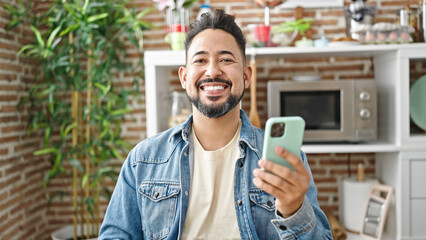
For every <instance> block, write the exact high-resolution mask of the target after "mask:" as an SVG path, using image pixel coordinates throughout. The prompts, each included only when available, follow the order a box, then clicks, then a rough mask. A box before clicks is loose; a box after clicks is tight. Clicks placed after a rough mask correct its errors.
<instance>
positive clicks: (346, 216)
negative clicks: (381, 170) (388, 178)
mask: <svg viewBox="0 0 426 240" xmlns="http://www.w3.org/2000/svg"><path fill="white" fill-rule="evenodd" d="M377 183H379V181H378V180H377V179H366V180H365V181H362V182H358V180H357V179H355V178H348V179H344V180H343V184H342V194H341V197H342V208H343V212H342V213H343V226H344V227H345V229H347V230H349V231H352V232H361V229H362V223H363V220H364V219H363V218H364V213H365V207H366V206H367V199H368V197H369V195H370V191H371V187H372V186H373V184H377Z"/></svg>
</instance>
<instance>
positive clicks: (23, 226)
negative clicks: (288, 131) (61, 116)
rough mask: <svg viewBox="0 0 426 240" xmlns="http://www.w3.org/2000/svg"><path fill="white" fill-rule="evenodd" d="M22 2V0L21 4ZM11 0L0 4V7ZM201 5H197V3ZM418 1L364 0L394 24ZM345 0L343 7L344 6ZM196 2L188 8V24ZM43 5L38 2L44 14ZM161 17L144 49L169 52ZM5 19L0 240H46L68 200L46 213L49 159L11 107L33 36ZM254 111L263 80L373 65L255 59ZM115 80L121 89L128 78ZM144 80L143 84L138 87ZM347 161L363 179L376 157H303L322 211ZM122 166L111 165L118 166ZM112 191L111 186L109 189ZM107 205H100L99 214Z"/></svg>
mask: <svg viewBox="0 0 426 240" xmlns="http://www.w3.org/2000/svg"><path fill="white" fill-rule="evenodd" d="M24 1H28V0H24ZM6 2H9V1H6V0H0V5H3V4H4V3H6ZM200 2H201V1H200ZM416 2H417V0H409V1H398V0H376V1H373V0H370V1H368V3H370V4H376V6H377V8H378V9H379V11H378V15H377V17H376V21H387V22H393V21H395V19H396V11H397V10H398V9H400V8H402V7H403V5H404V4H406V3H409V4H411V5H412V6H415V4H416ZM210 3H211V5H212V8H213V9H216V8H221V9H225V10H226V12H228V13H233V14H235V16H236V17H237V22H238V24H240V26H241V27H242V28H243V30H244V32H246V33H248V28H247V25H248V24H252V23H262V21H263V10H262V9H261V8H258V7H256V6H255V5H254V3H253V1H250V0H233V1H227V0H210ZM349 3H350V1H349V0H345V4H346V5H347V4H349ZM132 4H134V5H135V6H136V7H137V8H138V9H143V8H147V7H150V6H153V3H152V1H151V0H134V1H132ZM199 6H200V3H196V4H195V6H193V7H192V8H191V10H192V16H191V18H192V19H194V18H195V15H196V13H197V11H198V7H199ZM45 8H46V5H45V3H44V4H43V3H41V4H39V5H38V8H36V9H35V10H36V11H37V10H39V9H45ZM304 16H305V17H314V18H315V19H316V21H315V22H314V23H313V28H312V36H313V38H318V37H319V31H320V29H322V30H323V31H324V32H325V35H326V37H328V38H335V37H343V36H345V19H344V17H343V13H342V10H341V9H339V8H325V9H320V8H319V9H306V10H305V11H304ZM164 17H165V15H164V13H162V12H159V11H157V10H155V11H153V12H152V13H150V14H148V15H147V16H146V20H149V21H151V22H152V23H153V24H155V25H156V26H158V28H156V29H153V30H149V31H146V32H145V37H144V38H145V39H144V44H145V49H149V50H155V49H168V45H167V44H166V43H165V42H164V40H163V39H164V36H165V32H164V27H165V24H164V23H165V22H164ZM7 18H8V14H7V13H6V12H5V10H3V8H0V239H49V234H50V233H51V232H52V231H53V230H55V229H57V228H58V227H60V226H62V225H64V224H69V223H71V222H72V208H71V207H70V206H71V203H70V200H69V199H67V198H65V199H64V201H54V202H53V203H52V206H51V207H50V208H49V209H48V208H47V198H46V194H45V193H46V192H45V190H44V189H43V188H42V184H41V180H42V178H43V175H44V172H45V170H46V169H47V168H48V167H49V161H48V160H47V159H43V158H36V157H34V156H32V151H33V150H35V149H37V148H39V147H40V142H41V141H40V137H39V136H34V135H32V136H28V135H26V133H25V130H24V129H25V127H26V120H27V115H26V113H25V109H24V111H22V112H20V111H18V109H17V107H16V104H17V102H18V99H19V97H21V96H23V95H25V88H26V86H28V85H29V84H31V82H32V76H33V74H34V71H35V69H36V67H37V64H36V63H34V62H28V61H26V60H24V59H22V58H21V57H17V56H16V52H17V51H18V50H19V49H20V48H21V46H23V45H25V44H27V43H29V42H30V41H31V36H32V34H31V31H30V30H29V28H28V26H21V27H19V28H17V29H15V30H13V31H11V32H6V31H5V30H4V27H5V25H6V23H7ZM293 19H294V13H293V10H281V11H278V10H274V9H273V10H272V11H271V23H272V24H277V23H281V22H284V21H289V20H293ZM138 58H140V56H139V54H138V53H137V51H136V50H133V49H131V50H130V51H129V54H128V59H129V61H131V62H132V63H134V64H136V63H137V62H138ZM257 62H258V85H257V91H258V95H257V96H258V109H259V113H260V115H261V120H262V123H263V124H264V122H265V121H266V116H267V112H266V82H267V81H268V80H280V79H290V78H291V76H292V75H294V74H298V73H299V74H300V73H312V74H313V73H315V74H319V75H321V76H322V79H332V80H346V79H373V78H374V74H373V67H374V66H373V63H372V61H371V59H370V58H341V57H331V58H317V59H309V58H306V59H274V60H267V59H259V60H258V61H257ZM172 74H173V76H172V77H171V78H170V81H171V83H172V86H174V87H175V88H179V86H180V85H179V84H178V83H177V78H176V71H173V72H172ZM128 77H129V76H120V78H121V81H120V82H123V84H126V78H128ZM143 84H144V83H142V86H143ZM143 94H144V88H143V87H142V92H141V98H139V99H133V100H132V101H131V106H132V108H133V109H134V111H133V115H132V117H129V118H127V119H126V123H125V124H124V126H123V134H124V137H125V138H126V139H127V140H129V141H130V142H131V143H133V144H136V143H137V142H138V141H140V140H141V139H143V138H145V136H146V133H145V131H146V124H145V122H146V117H145V101H144V98H143ZM249 98H250V94H249V92H247V93H246V95H245V96H244V99H243V109H245V110H247V112H248V110H249ZM348 158H350V160H351V161H350V162H351V166H350V168H351V173H352V174H355V173H356V166H357V165H358V163H363V164H364V166H365V167H366V175H367V177H369V176H370V177H371V176H374V173H375V169H374V162H375V155H374V153H362V154H359V153H357V154H333V153H331V154H309V155H308V159H309V162H310V165H311V168H312V172H313V175H314V179H315V181H316V183H317V188H318V199H319V201H320V205H321V207H322V208H324V209H326V210H330V211H332V212H333V214H335V215H337V212H338V200H339V199H338V194H337V191H338V183H339V181H340V180H341V179H343V178H345V177H347V176H348V170H347V169H348V165H347V162H348ZM120 164H121V163H119V162H116V163H115V165H116V166H117V167H119V166H120ZM69 185H70V179H69V177H64V178H62V179H57V180H55V181H54V182H52V184H50V185H49V187H48V189H47V191H48V192H51V191H54V190H55V189H57V188H65V187H67V186H69ZM109 185H110V186H111V188H112V187H113V186H114V184H113V183H110V184H109ZM106 204H107V202H105V201H104V202H103V208H102V209H103V210H104V209H105V207H106Z"/></svg>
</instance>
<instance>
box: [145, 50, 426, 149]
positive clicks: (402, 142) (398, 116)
mask: <svg viewBox="0 0 426 240" xmlns="http://www.w3.org/2000/svg"><path fill="white" fill-rule="evenodd" d="M246 53H247V55H249V56H251V55H255V56H256V58H280V57H282V58H306V56H309V58H312V57H324V56H347V57H360V56H362V57H372V58H373V59H374V76H375V80H376V81H377V85H378V91H379V101H378V104H379V106H378V109H379V124H378V126H379V139H378V140H377V141H375V142H369V143H367V144H338V145H330V144H327V145H325V144H318V145H317V144H315V145H304V146H303V150H304V151H305V152H307V153H325V152H330V151H333V152H399V151H402V150H404V149H408V150H409V149H412V150H416V149H417V148H418V147H421V146H426V138H425V137H424V136H419V137H417V136H410V134H409V112H408V111H409V103H408V99H409V97H408V93H409V81H408V76H409V60H410V59H413V58H415V59H419V58H425V59H426V44H403V45H361V46H347V47H334V48H331V47H327V48H303V49H302V48H292V47H282V48H249V49H247V52H246ZM184 64H185V52H184V51H169V50H162V51H146V52H145V87H146V91H145V92H146V115H147V123H146V124H147V126H146V127H147V136H148V137H150V136H153V135H155V134H157V133H159V132H161V131H164V130H166V129H167V119H168V117H169V114H170V111H169V109H170V106H171V101H170V91H171V88H170V86H169V74H170V70H171V69H176V68H177V67H179V66H183V65H184Z"/></svg>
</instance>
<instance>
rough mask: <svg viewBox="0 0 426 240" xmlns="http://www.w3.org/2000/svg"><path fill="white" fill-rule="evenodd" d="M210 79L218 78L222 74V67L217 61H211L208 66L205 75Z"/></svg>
mask: <svg viewBox="0 0 426 240" xmlns="http://www.w3.org/2000/svg"><path fill="white" fill-rule="evenodd" d="M204 74H205V75H206V76H207V77H209V78H213V79H214V78H216V77H218V76H220V75H221V74H222V70H221V69H220V65H219V63H218V62H216V61H211V62H210V63H209V64H208V65H207V69H206V71H205V73H204Z"/></svg>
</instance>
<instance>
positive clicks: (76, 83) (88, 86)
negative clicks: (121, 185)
mask: <svg viewBox="0 0 426 240" xmlns="http://www.w3.org/2000/svg"><path fill="white" fill-rule="evenodd" d="M26 2H28V1H26ZM29 2H30V3H31V2H32V1H29ZM128 3H129V1H125V0H123V1H117V0H102V1H101V0H76V1H66V0H53V1H49V2H46V4H51V5H50V6H49V8H48V9H47V11H46V12H43V13H41V14H40V15H36V14H34V13H33V12H31V11H30V6H31V5H30V4H23V2H22V0H19V1H18V4H15V5H12V4H10V5H9V4H5V9H6V10H7V11H8V13H9V14H10V21H9V22H8V23H7V26H6V28H7V29H8V30H10V29H13V28H14V27H16V26H19V25H20V24H21V23H26V25H25V26H30V29H31V31H32V33H33V36H34V38H33V39H34V41H33V42H31V43H30V44H27V45H25V46H23V47H22V48H21V49H20V50H19V52H17V54H21V55H23V56H24V57H26V58H29V59H31V60H33V62H35V63H36V64H37V72H36V74H34V81H33V82H32V83H31V84H28V91H27V94H26V95H25V96H23V97H22V98H21V100H20V109H24V110H28V121H29V124H28V126H29V127H28V132H29V134H34V135H35V136H36V137H37V136H39V137H40V138H41V140H42V141H43V142H42V146H41V147H40V149H37V150H36V151H34V152H33V154H34V156H37V157H45V158H49V159H50V169H48V170H47V171H46V174H45V176H44V178H43V186H44V187H46V186H47V184H48V182H49V181H50V180H51V179H53V178H56V177H58V176H60V175H62V174H68V175H71V172H72V171H76V172H77V173H78V179H76V181H77V182H78V185H79V186H81V187H86V186H89V188H90V190H91V191H92V190H93V189H99V190H97V191H99V192H98V193H94V194H91V196H90V197H89V198H87V197H85V198H84V199H81V200H79V201H80V202H79V204H80V205H79V206H82V205H83V204H84V203H86V206H87V207H88V208H90V209H91V208H92V207H93V206H94V205H95V204H96V201H95V200H94V197H95V196H96V195H97V194H99V195H100V194H102V193H101V191H102V192H104V193H105V195H106V196H110V192H109V190H107V189H103V190H101V189H100V188H101V186H103V182H104V181H105V178H109V179H111V180H113V181H115V180H116V179H117V176H118V172H117V171H116V169H115V168H114V167H111V166H110V162H111V161H115V160H124V157H123V156H124V155H125V154H126V153H127V151H128V148H129V147H131V145H130V144H129V143H127V142H126V141H124V140H123V139H122V136H121V129H122V126H121V125H122V123H123V121H124V119H125V116H128V115H129V113H131V112H132V110H131V109H129V108H128V107H127V104H128V103H129V102H130V101H129V96H134V95H132V94H134V93H136V94H139V91H138V89H137V88H136V87H134V86H136V85H131V84H128V83H127V82H126V81H128V80H127V79H128V78H135V79H136V80H139V81H140V77H141V74H140V70H139V72H138V74H134V72H133V71H134V69H141V68H143V66H142V65H138V64H140V63H142V62H143V61H141V62H140V63H137V64H135V63H133V65H134V66H132V63H129V62H128V59H126V57H125V56H126V48H128V47H127V42H128V41H130V42H131V43H134V44H135V46H138V47H142V44H141V43H142V39H143V30H145V29H148V28H153V27H154V26H153V25H152V24H150V23H149V22H147V21H144V20H143V18H144V17H145V16H146V14H148V13H149V12H150V11H152V10H153V8H145V9H142V11H140V12H137V11H136V10H135V9H131V10H129V9H128V8H127V7H126V6H127V4H128ZM126 41H127V42H126ZM140 49H142V48H140ZM88 66H90V67H91V70H90V71H89V70H88V68H87V67H88ZM122 76H125V78H124V79H121V78H122ZM129 76H130V77H129ZM123 83H124V84H123ZM89 92H90V97H89ZM74 93H78V94H74ZM75 95H78V96H79V97H77V101H73V100H72V99H71V98H72V97H71V96H75ZM73 99H74V98H73ZM72 102H73V103H72ZM76 102H78V103H77V104H76ZM76 105H77V106H78V107H79V110H77V111H76V112H77V113H76V112H74V113H73V112H72V106H76ZM73 116H77V117H74V118H73ZM86 129H88V130H87V132H88V133H90V134H86ZM73 132H74V133H77V135H78V137H77V138H73ZM86 160H87V161H88V162H85V161H86ZM87 163H88V164H89V165H90V169H91V170H90V171H87V170H86V168H85V167H86V164H87ZM70 166H71V167H70ZM92 193H93V192H92ZM58 196H63V195H62V194H59V195H58ZM53 197H55V196H53ZM49 201H50V200H49Z"/></svg>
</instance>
